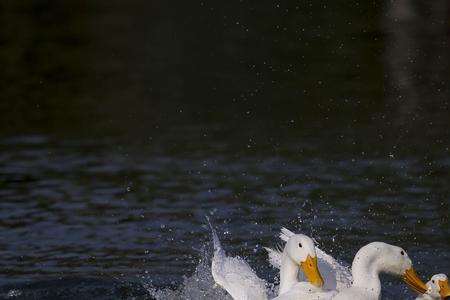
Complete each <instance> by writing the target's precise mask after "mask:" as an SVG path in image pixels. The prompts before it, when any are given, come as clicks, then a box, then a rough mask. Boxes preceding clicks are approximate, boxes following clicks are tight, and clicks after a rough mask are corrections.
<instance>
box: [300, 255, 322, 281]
mask: <svg viewBox="0 0 450 300" xmlns="http://www.w3.org/2000/svg"><path fill="white" fill-rule="evenodd" d="M299 267H300V268H303V271H304V272H305V274H306V278H308V280H309V282H311V284H312V285H314V286H316V287H318V288H321V287H323V284H324V282H323V278H322V275H321V274H320V272H319V267H318V266H317V257H311V256H310V255H308V257H307V258H306V260H305V261H304V262H302V263H300V266H299Z"/></svg>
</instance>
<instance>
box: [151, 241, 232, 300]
mask: <svg viewBox="0 0 450 300" xmlns="http://www.w3.org/2000/svg"><path fill="white" fill-rule="evenodd" d="M144 286H145V287H146V288H147V290H148V292H149V293H150V295H151V296H153V297H154V298H156V299H157V300H232V298H231V297H230V296H229V295H228V294H227V292H225V291H224V290H223V289H222V288H221V287H220V286H217V285H216V284H215V282H214V279H213V277H212V274H211V255H210V253H209V252H208V251H207V250H206V248H204V249H202V250H201V256H200V260H199V263H198V265H197V267H196V268H195V271H194V273H193V274H192V275H191V276H189V277H185V278H184V280H183V283H182V284H181V285H180V286H179V287H177V288H175V289H172V288H163V289H157V288H155V287H153V286H152V285H151V284H144Z"/></svg>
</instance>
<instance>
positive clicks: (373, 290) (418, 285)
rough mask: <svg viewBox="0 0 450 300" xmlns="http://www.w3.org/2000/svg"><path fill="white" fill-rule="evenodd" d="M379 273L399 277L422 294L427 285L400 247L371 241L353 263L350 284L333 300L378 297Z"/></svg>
mask: <svg viewBox="0 0 450 300" xmlns="http://www.w3.org/2000/svg"><path fill="white" fill-rule="evenodd" d="M381 273H385V274H391V275H394V276H399V277H400V276H401V277H402V278H403V280H404V281H405V282H406V284H408V285H409V286H410V287H411V288H412V289H413V290H415V291H416V292H418V293H421V294H423V293H425V292H426V290H427V288H426V286H425V283H423V282H422V280H420V278H419V276H418V275H417V273H416V271H415V270H414V268H413V265H412V262H411V259H410V258H409V257H408V254H406V251H405V250H403V249H402V248H400V247H397V246H393V245H389V244H386V243H382V242H373V243H370V244H368V245H366V246H364V247H362V248H361V249H360V250H359V251H358V252H357V253H356V255H355V258H354V259H353V264H352V275H353V284H352V286H351V287H350V288H347V289H344V290H343V291H341V292H339V294H337V295H336V296H335V297H334V298H332V299H333V300H361V299H365V300H379V299H381V282H380V277H379V275H380V274H381Z"/></svg>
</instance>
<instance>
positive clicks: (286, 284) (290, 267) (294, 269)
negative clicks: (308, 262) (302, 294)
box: [278, 252, 299, 295]
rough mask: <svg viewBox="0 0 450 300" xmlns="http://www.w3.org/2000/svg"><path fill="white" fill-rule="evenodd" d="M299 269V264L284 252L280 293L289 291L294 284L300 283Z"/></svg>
mask: <svg viewBox="0 0 450 300" xmlns="http://www.w3.org/2000/svg"><path fill="white" fill-rule="evenodd" d="M298 270H299V266H298V265H297V264H296V263H295V262H294V261H292V259H291V258H290V257H289V256H288V255H287V254H286V253H285V252H283V253H282V255H281V268H280V290H279V292H278V293H279V294H280V295H281V294H283V293H285V292H287V291H289V290H290V289H291V288H292V286H293V285H295V284H296V283H298Z"/></svg>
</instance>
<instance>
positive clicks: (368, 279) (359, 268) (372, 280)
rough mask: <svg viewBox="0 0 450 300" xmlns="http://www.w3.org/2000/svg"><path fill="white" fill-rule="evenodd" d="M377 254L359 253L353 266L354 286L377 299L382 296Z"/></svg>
mask: <svg viewBox="0 0 450 300" xmlns="http://www.w3.org/2000/svg"><path fill="white" fill-rule="evenodd" d="M377 261H378V259H377V256H376V255H375V254H371V253H358V254H357V255H356V256H355V259H354V260H353V264H352V275H353V286H354V287H357V288H361V289H364V290H365V291H366V292H367V293H369V294H373V295H374V296H375V298H379V297H380V295H381V282H380V276H379V275H380V270H379V268H378V265H379V264H378V262H377Z"/></svg>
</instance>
